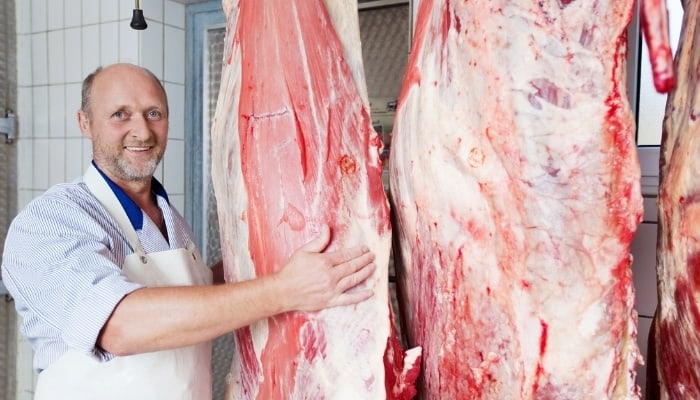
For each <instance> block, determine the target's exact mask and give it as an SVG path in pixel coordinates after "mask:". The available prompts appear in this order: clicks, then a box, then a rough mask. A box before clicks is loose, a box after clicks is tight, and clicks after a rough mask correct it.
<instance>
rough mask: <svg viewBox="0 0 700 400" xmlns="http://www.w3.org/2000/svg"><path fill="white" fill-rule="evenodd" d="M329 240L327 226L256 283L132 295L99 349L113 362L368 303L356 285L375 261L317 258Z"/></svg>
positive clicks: (347, 254)
mask: <svg viewBox="0 0 700 400" xmlns="http://www.w3.org/2000/svg"><path fill="white" fill-rule="evenodd" d="M329 239H330V233H329V230H328V228H327V227H326V228H325V229H323V231H322V232H321V234H320V235H319V236H318V237H317V238H316V239H314V240H312V241H310V242H309V243H307V244H306V245H304V246H303V247H301V248H300V249H298V250H297V251H296V252H295V253H294V254H293V255H292V257H291V258H290V259H289V261H288V262H287V264H286V265H285V266H284V267H283V268H282V269H281V270H280V271H278V272H276V273H274V274H270V275H267V276H263V277H260V278H258V279H254V280H249V281H245V282H238V283H225V284H221V285H214V286H187V287H160V288H142V289H138V290H136V291H134V292H132V293H130V294H128V295H127V296H125V297H124V299H123V300H122V301H121V302H120V303H119V305H117V307H116V308H115V310H114V312H113V313H112V316H111V317H110V318H109V320H108V321H107V323H106V324H105V326H104V328H103V330H102V332H101V334H100V337H99V338H98V345H99V346H100V347H101V348H102V349H104V350H106V351H108V352H110V353H113V354H115V355H118V356H123V355H129V354H136V353H143V352H149V351H156V350H163V349H170V348H176V347H182V346H187V345H192V344H195V343H199V342H203V341H207V340H211V339H213V338H216V337H218V336H220V335H222V334H224V333H227V332H231V331H233V330H235V329H238V328H241V327H244V326H247V325H250V324H251V323H253V322H256V321H258V320H260V319H263V318H267V317H270V316H273V315H276V314H279V313H283V312H287V311H294V310H298V311H317V310H320V309H323V308H327V307H334V306H341V305H348V304H354V303H358V302H360V301H363V300H366V299H368V298H369V297H370V296H372V294H373V291H372V289H371V288H362V289H360V288H357V286H358V285H359V284H361V283H363V282H365V281H366V280H367V278H369V277H370V276H371V275H372V273H373V272H374V271H375V266H374V264H373V263H372V261H373V260H374V255H373V254H371V253H369V251H368V250H367V249H366V248H364V247H363V248H360V247H358V248H353V249H346V250H339V251H334V252H328V253H321V251H323V249H325V247H326V246H327V244H328V241H329ZM353 288H355V289H354V290H351V289H353Z"/></svg>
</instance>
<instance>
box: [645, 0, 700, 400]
mask: <svg viewBox="0 0 700 400" xmlns="http://www.w3.org/2000/svg"><path fill="white" fill-rule="evenodd" d="M698 13H700V1H697V0H692V1H686V2H685V12H684V17H683V22H682V28H681V36H680V41H679V47H678V51H677V53H676V73H677V81H678V82H677V85H676V89H675V90H674V91H673V92H672V93H671V94H670V95H669V98H668V102H667V105H666V117H665V119H664V124H663V137H662V143H661V156H660V157H661V161H660V166H661V168H660V182H659V198H658V205H659V217H658V218H659V220H658V221H659V231H658V232H659V236H658V242H657V278H658V279H657V282H658V294H659V303H658V306H657V310H656V313H657V315H656V322H655V345H656V366H657V373H658V380H659V389H660V398H661V399H700V372H698V365H700V329H698V328H699V327H700V307H699V302H698V299H699V297H700V279H699V278H700V202H699V200H700V197H699V194H700V159H699V157H698V156H699V155H700V141H698V135H700V121H699V120H698V116H700V103H699V101H700V98H699V97H698V84H699V83H700V82H699V81H698V78H699V77H698V68H700V49H698V47H697V45H698V44H699V43H700V27H699V26H698V24H699V23H700V19H698ZM652 398H653V397H652Z"/></svg>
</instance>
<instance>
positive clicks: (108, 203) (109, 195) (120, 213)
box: [83, 164, 146, 264]
mask: <svg viewBox="0 0 700 400" xmlns="http://www.w3.org/2000/svg"><path fill="white" fill-rule="evenodd" d="M83 181H84V182H85V184H86V185H87V187H88V189H90V191H91V192H92V194H93V195H94V196H95V197H96V198H97V200H99V202H100V203H101V204H102V206H103V207H104V208H105V209H107V212H108V213H109V214H110V215H111V216H112V218H114V220H115V221H116V222H117V225H118V226H119V227H120V228H121V230H122V233H124V236H126V239H127V240H128V241H129V244H130V245H131V248H132V250H133V251H134V253H137V254H138V255H139V257H140V258H141V262H143V263H144V264H145V263H146V252H145V251H144V250H143V247H142V246H141V241H140V240H139V237H138V235H137V234H136V230H134V227H133V226H132V225H131V221H129V217H128V216H127V215H126V211H124V208H123V207H122V205H121V203H120V202H119V199H117V196H116V195H115V194H114V192H113V191H112V188H111V187H109V185H108V184H107V182H106V181H105V179H104V178H103V177H102V175H101V174H100V172H99V171H98V170H97V168H95V166H94V165H92V164H90V166H89V167H88V169H87V171H85V174H84V175H83Z"/></svg>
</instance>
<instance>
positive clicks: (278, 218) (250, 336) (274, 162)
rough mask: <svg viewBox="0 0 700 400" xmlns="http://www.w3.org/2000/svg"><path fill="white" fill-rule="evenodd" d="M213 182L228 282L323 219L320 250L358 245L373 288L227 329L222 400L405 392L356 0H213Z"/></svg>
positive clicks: (412, 358) (295, 243) (303, 237)
mask: <svg viewBox="0 0 700 400" xmlns="http://www.w3.org/2000/svg"><path fill="white" fill-rule="evenodd" d="M223 8H224V11H225V13H226V16H227V33H226V39H225V40H226V43H225V55H224V67H223V70H222V78H221V82H222V83H221V88H220V96H219V100H218V103H217V108H216V114H215V122H214V125H213V128H212V139H211V142H212V171H211V173H212V181H213V185H214V189H215V194H216V198H217V203H218V207H219V209H218V214H219V221H220V226H221V240H222V249H223V258H224V264H225V269H226V274H227V280H230V281H242V280H246V279H251V278H254V277H256V276H261V275H265V274H269V273H271V272H273V271H275V270H277V269H278V268H280V267H281V266H282V265H283V264H284V263H285V261H286V260H287V259H288V258H289V256H290V255H291V254H292V252H293V251H294V250H295V249H296V248H298V247H299V246H301V245H302V244H304V243H306V242H307V241H309V240H311V239H312V238H313V237H315V236H316V232H317V231H318V227H319V226H320V225H321V224H328V225H330V226H331V231H332V235H333V237H332V240H331V244H330V246H329V249H337V248H339V247H352V246H357V245H360V244H366V245H368V246H369V247H370V249H371V250H372V252H373V253H374V254H375V256H376V259H375V264H376V265H377V271H376V272H375V274H374V276H373V277H372V278H371V280H372V282H371V283H370V284H371V285H372V286H373V287H374V292H375V295H374V296H373V297H372V298H371V299H370V300H367V301H365V302H363V303H361V304H358V305H356V306H352V307H337V308H333V309H328V310H324V311H321V312H317V313H302V312H296V313H287V314H284V315H280V316H277V317H274V318H269V319H268V320H265V321H261V322H259V323H255V324H253V325H252V326H250V327H249V328H244V329H240V330H238V331H237V332H236V333H235V348H236V350H235V354H234V355H233V363H232V369H231V372H230V375H229V387H228V393H227V398H230V399H236V400H241V399H260V400H287V399H353V400H354V399H409V398H411V397H413V395H414V394H415V387H414V385H413V381H412V380H414V379H415V378H416V376H417V374H418V371H417V368H418V364H419V354H420V349H413V350H412V351H411V352H410V353H408V354H406V355H405V354H404V352H403V350H402V349H401V346H400V343H399V341H398V338H397V336H396V331H395V330H394V326H393V323H392V310H391V308H390V296H389V293H388V271H387V269H388V263H389V254H390V246H391V234H392V231H391V225H390V221H389V208H388V202H387V197H386V194H385V192H384V189H383V185H382V182H381V164H380V160H379V155H378V154H379V152H378V149H379V147H380V145H381V143H380V140H379V138H378V137H377V135H376V133H375V132H374V130H373V129H372V126H371V120H370V116H369V106H368V99H367V94H366V87H365V81H364V74H363V70H362V57H361V54H362V53H361V47H360V39H359V37H360V36H359V27H358V16H357V2H356V1H355V0H349V1H348V0H342V1H339V0H328V1H327V2H326V3H324V2H323V1H321V0H265V1H258V0H239V1H236V0H224V1H223Z"/></svg>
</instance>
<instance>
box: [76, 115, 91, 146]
mask: <svg viewBox="0 0 700 400" xmlns="http://www.w3.org/2000/svg"><path fill="white" fill-rule="evenodd" d="M78 127H80V133H82V134H83V136H85V137H86V138H88V139H92V132H90V120H89V119H88V116H87V114H86V113H85V111H83V110H78Z"/></svg>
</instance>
